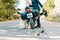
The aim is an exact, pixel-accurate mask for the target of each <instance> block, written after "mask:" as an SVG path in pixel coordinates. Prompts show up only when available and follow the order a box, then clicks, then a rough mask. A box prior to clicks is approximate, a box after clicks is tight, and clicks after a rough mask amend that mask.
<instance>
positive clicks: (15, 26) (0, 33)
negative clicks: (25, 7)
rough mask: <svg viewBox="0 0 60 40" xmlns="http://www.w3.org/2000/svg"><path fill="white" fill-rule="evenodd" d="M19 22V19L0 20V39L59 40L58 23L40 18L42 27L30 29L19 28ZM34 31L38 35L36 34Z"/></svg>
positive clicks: (59, 26)
mask: <svg viewBox="0 0 60 40" xmlns="http://www.w3.org/2000/svg"><path fill="white" fill-rule="evenodd" d="M19 23H20V21H19V20H15V21H8V22H0V40H29V39H30V40H60V23H56V22H49V21H44V20H41V26H42V28H39V29H37V28H36V29H33V30H32V29H30V30H31V31H28V29H21V28H20V27H21V26H20V27H19ZM21 24H22V22H21ZM41 29H44V33H40V31H41ZM38 30H40V31H38ZM28 32H30V34H28ZM36 32H39V33H40V36H36Z"/></svg>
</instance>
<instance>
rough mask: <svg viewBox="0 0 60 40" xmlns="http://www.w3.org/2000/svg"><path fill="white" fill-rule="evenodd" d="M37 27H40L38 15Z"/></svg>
mask: <svg viewBox="0 0 60 40" xmlns="http://www.w3.org/2000/svg"><path fill="white" fill-rule="evenodd" d="M37 27H38V28H39V27H41V24H40V17H38V19H37Z"/></svg>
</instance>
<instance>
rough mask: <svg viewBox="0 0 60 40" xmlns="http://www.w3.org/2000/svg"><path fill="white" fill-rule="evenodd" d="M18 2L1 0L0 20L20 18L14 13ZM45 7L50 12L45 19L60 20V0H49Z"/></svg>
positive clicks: (16, 0) (17, 0) (15, 0)
mask: <svg viewBox="0 0 60 40" xmlns="http://www.w3.org/2000/svg"><path fill="white" fill-rule="evenodd" d="M18 2H19V0H0V22H1V21H7V20H18V19H19V16H14V15H13V14H14V13H16V10H15V6H16V4H17V3H18ZM44 8H45V9H46V10H47V12H48V17H46V18H44V19H45V20H48V21H53V22H60V0H47V1H46V3H45V4H44Z"/></svg>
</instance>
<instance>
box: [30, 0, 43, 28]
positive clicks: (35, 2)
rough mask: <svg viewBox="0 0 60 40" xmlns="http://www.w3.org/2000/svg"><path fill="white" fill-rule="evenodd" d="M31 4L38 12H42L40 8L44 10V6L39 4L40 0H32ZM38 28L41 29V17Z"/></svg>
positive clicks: (38, 20)
mask: <svg viewBox="0 0 60 40" xmlns="http://www.w3.org/2000/svg"><path fill="white" fill-rule="evenodd" d="M31 2H32V6H33V8H34V9H37V10H38V11H40V7H42V8H43V5H42V4H41V3H40V2H39V0H31ZM37 27H38V28H39V27H41V25H40V17H38V19H37Z"/></svg>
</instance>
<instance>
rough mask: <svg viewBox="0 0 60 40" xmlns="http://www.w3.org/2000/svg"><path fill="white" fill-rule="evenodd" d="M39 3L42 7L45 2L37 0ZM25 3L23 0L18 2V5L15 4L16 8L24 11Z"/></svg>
mask: <svg viewBox="0 0 60 40" xmlns="http://www.w3.org/2000/svg"><path fill="white" fill-rule="evenodd" d="M39 1H40V2H41V4H42V5H43V4H44V3H45V2H46V1H47V0H39ZM26 5H27V4H26V2H25V0H18V3H17V5H16V6H17V7H16V8H20V9H24V8H25V7H26Z"/></svg>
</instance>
